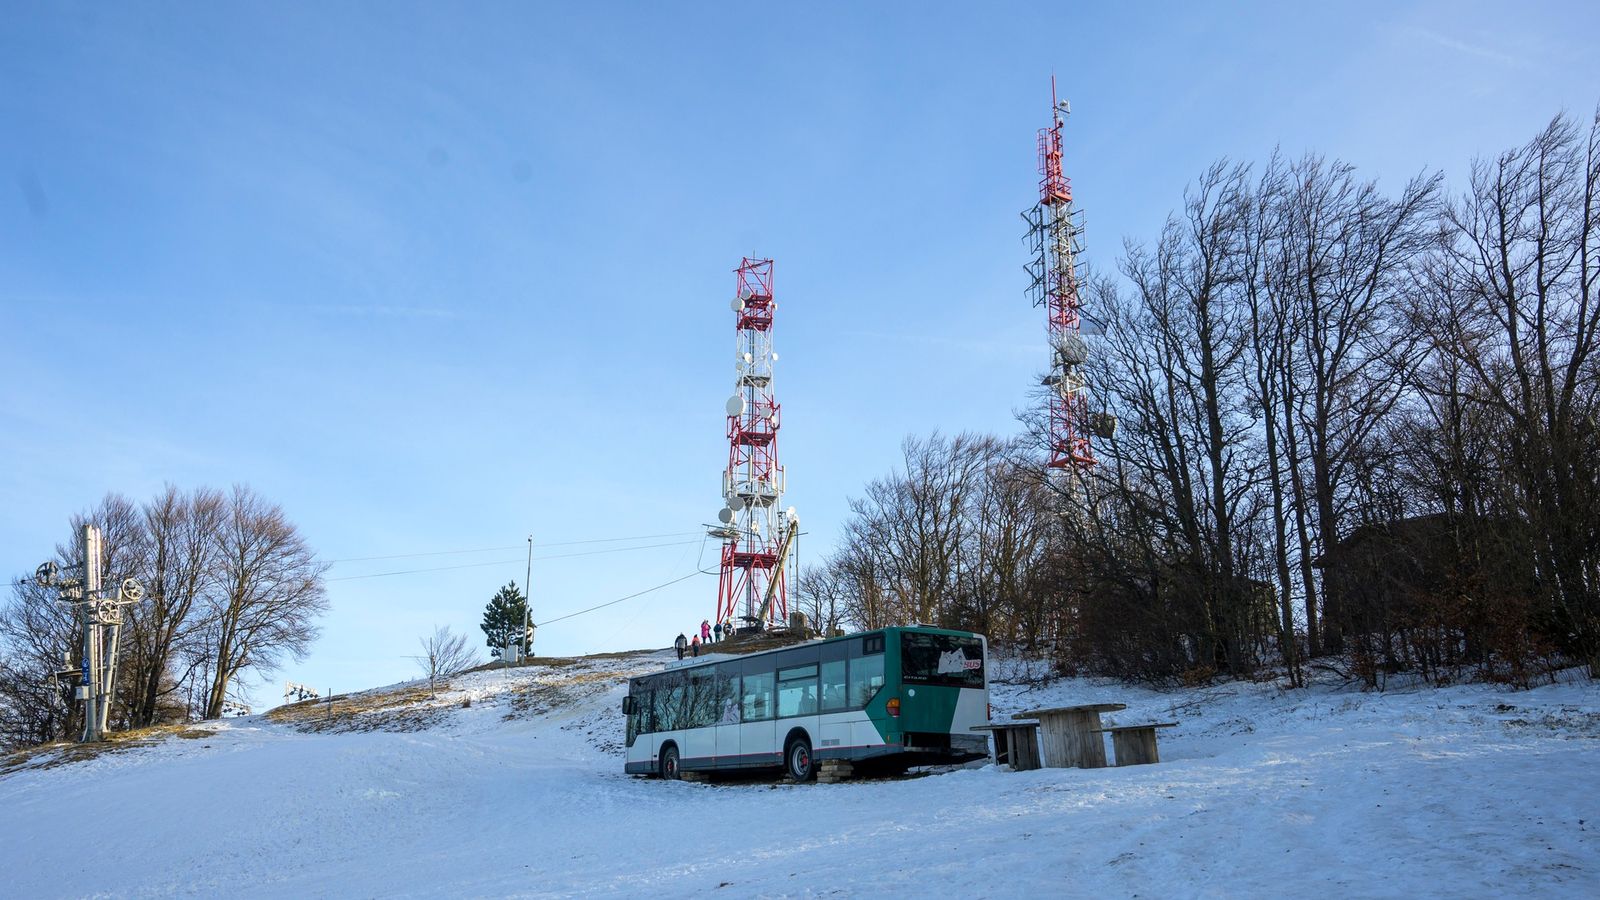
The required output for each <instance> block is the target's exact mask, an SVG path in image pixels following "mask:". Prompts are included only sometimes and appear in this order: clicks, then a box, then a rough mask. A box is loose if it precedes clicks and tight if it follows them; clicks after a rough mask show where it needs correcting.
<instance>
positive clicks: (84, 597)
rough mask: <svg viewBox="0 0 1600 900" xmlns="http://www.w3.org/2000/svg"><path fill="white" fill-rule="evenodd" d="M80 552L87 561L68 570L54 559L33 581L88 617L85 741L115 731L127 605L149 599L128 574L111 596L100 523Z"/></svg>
mask: <svg viewBox="0 0 1600 900" xmlns="http://www.w3.org/2000/svg"><path fill="white" fill-rule="evenodd" d="M78 551H79V553H80V555H81V558H82V562H81V563H79V564H77V565H70V566H68V567H67V569H66V573H65V574H63V573H62V570H61V569H60V567H58V566H57V565H56V564H55V563H53V562H47V563H45V564H43V565H41V566H39V568H38V569H37V570H36V571H35V572H34V580H35V581H37V582H38V583H39V585H40V586H42V587H54V588H56V589H57V599H58V600H59V601H60V602H63V603H71V604H72V605H73V606H75V607H77V612H78V615H79V617H80V618H81V619H82V621H83V660H82V663H81V665H80V672H81V679H82V680H81V681H80V682H79V684H78V686H77V690H76V692H75V694H74V696H75V697H76V698H77V699H79V700H82V701H83V737H82V740H83V742H84V743H90V742H93V741H101V740H104V739H105V735H106V732H107V731H109V730H110V721H111V700H112V697H113V696H114V689H115V685H116V679H117V649H118V645H119V644H120V643H121V640H122V608H123V607H124V606H128V605H131V604H134V603H137V602H139V600H140V599H141V598H143V597H144V586H143V585H141V584H139V582H138V581H137V580H135V579H133V578H126V579H123V581H122V583H121V584H120V585H118V586H117V589H116V592H115V594H114V595H112V596H107V595H106V590H105V587H104V585H103V581H104V573H103V572H102V570H101V564H102V559H101V556H102V540H101V535H100V528H99V526H97V525H92V524H86V525H84V526H83V532H82V533H81V535H80V536H79V542H78ZM108 632H109V634H110V640H109V641H108V640H107V639H106V635H107V633H108Z"/></svg>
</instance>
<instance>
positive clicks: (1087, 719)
mask: <svg viewBox="0 0 1600 900" xmlns="http://www.w3.org/2000/svg"><path fill="white" fill-rule="evenodd" d="M1038 712H1039V713H1040V715H1039V734H1040V737H1041V739H1042V743H1043V746H1044V764H1045V765H1046V766H1050V767H1052V768H1073V767H1076V768H1080V769H1101V768H1105V765H1106V744H1105V739H1104V738H1102V737H1100V735H1099V734H1097V733H1096V732H1097V731H1098V730H1099V729H1100V713H1099V712H1097V711H1093V710H1088V709H1084V708H1067V709H1065V710H1039V711H1038Z"/></svg>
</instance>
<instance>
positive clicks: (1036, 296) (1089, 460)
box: [1022, 75, 1115, 474]
mask: <svg viewBox="0 0 1600 900" xmlns="http://www.w3.org/2000/svg"><path fill="white" fill-rule="evenodd" d="M1071 111H1072V108H1071V105H1070V104H1068V103H1067V101H1065V100H1058V99H1056V79H1055V76H1053V75H1052V76H1051V77H1050V118H1051V125H1050V127H1049V128H1041V129H1039V202H1038V203H1037V204H1036V205H1035V206H1034V207H1033V209H1031V210H1029V211H1028V212H1025V213H1023V214H1022V217H1023V219H1024V220H1026V221H1027V223H1028V240H1029V244H1030V247H1031V249H1032V250H1033V257H1034V258H1033V261H1032V262H1030V263H1029V264H1028V267H1027V270H1028V275H1029V276H1030V278H1031V284H1030V285H1029V286H1028V295H1029V296H1030V297H1031V298H1032V299H1033V303H1034V305H1035V306H1040V305H1043V306H1044V307H1045V311H1046V312H1047V314H1048V316H1049V336H1050V353H1051V366H1050V374H1048V375H1046V376H1045V378H1044V385H1045V386H1046V387H1048V388H1050V409H1049V415H1050V420H1049V439H1048V440H1049V451H1050V454H1049V459H1048V460H1047V461H1046V463H1045V465H1046V466H1048V467H1049V468H1051V469H1066V470H1073V471H1076V472H1078V473H1080V474H1081V473H1084V472H1087V471H1088V470H1089V468H1091V467H1092V466H1094V464H1095V458H1094V451H1093V450H1092V449H1091V448H1090V446H1089V436H1090V434H1091V433H1092V434H1094V435H1095V436H1097V437H1110V436H1111V431H1112V429H1113V428H1114V427H1115V426H1114V424H1113V422H1112V420H1111V418H1110V417H1109V416H1091V415H1090V414H1089V401H1088V395H1087V382H1086V380H1085V378H1084V373H1083V365H1084V363H1085V362H1087V361H1088V358H1089V347H1088V344H1086V343H1085V342H1084V340H1083V335H1082V332H1081V327H1080V325H1081V317H1080V315H1079V310H1080V309H1081V308H1082V301H1081V299H1080V298H1079V296H1078V281H1079V279H1078V263H1077V258H1078V254H1079V253H1080V252H1081V250H1082V247H1081V245H1080V244H1079V235H1080V234H1081V233H1082V229H1083V223H1082V219H1081V216H1080V215H1079V213H1078V212H1077V210H1076V209H1075V208H1074V207H1073V205H1072V181H1071V179H1069V178H1067V177H1066V175H1064V174H1063V173H1062V170H1061V129H1062V126H1063V125H1064V124H1065V123H1066V117H1067V116H1068V115H1070V114H1071Z"/></svg>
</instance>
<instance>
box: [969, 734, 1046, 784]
mask: <svg viewBox="0 0 1600 900" xmlns="http://www.w3.org/2000/svg"><path fill="white" fill-rule="evenodd" d="M972 730H973V731H988V732H992V733H993V734H994V761H995V763H996V764H1002V763H1003V764H1005V765H1008V766H1010V767H1011V771H1013V772H1023V771H1026V770H1028V769H1037V768H1039V723H1038V722H1006V723H1002V724H1000V725H974V726H972Z"/></svg>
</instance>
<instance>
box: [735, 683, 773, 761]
mask: <svg viewBox="0 0 1600 900" xmlns="http://www.w3.org/2000/svg"><path fill="white" fill-rule="evenodd" d="M774 682H775V678H774V673H773V672H772V671H771V670H768V671H766V672H759V673H751V672H746V673H745V675H744V677H743V678H742V679H741V680H740V688H739V757H740V759H739V762H741V763H743V764H745V765H765V764H771V765H777V764H778V763H780V762H782V761H783V748H782V747H779V746H777V743H778V738H777V734H776V732H777V725H776V723H775V722H774V718H773V717H774V714H775V708H774V705H773V704H774V699H775V698H774V696H773V685H774Z"/></svg>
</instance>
